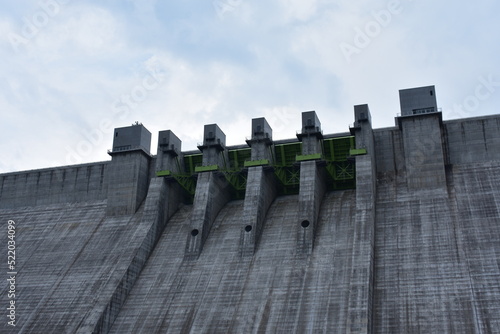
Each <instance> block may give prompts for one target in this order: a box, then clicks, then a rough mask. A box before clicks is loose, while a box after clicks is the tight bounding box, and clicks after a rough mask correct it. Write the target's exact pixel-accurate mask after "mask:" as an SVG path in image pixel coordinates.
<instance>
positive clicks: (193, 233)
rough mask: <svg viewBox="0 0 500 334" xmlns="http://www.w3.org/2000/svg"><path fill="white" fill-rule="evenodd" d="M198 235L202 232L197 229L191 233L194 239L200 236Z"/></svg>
mask: <svg viewBox="0 0 500 334" xmlns="http://www.w3.org/2000/svg"><path fill="white" fill-rule="evenodd" d="M198 233H200V231H198V230H197V229H194V230H192V231H191V235H192V236H193V237H196V236H197V235H198Z"/></svg>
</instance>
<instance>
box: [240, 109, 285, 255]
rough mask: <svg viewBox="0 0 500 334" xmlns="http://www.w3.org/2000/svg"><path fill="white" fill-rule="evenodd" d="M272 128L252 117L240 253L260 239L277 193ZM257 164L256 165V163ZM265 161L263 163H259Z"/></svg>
mask: <svg viewBox="0 0 500 334" xmlns="http://www.w3.org/2000/svg"><path fill="white" fill-rule="evenodd" d="M272 143H273V141H272V129H271V127H270V126H269V124H268V123H267V121H266V119H265V118H254V119H252V137H251V139H250V140H247V144H248V145H249V146H250V147H251V149H252V151H251V160H250V161H249V162H248V163H247V164H248V165H250V167H248V175H247V187H246V190H245V202H244V209H243V219H242V226H241V237H240V249H241V250H240V252H241V255H242V256H252V255H253V254H254V252H255V250H256V248H257V245H258V243H259V240H260V237H261V234H262V229H263V228H264V221H265V217H266V214H267V211H268V210H269V207H270V206H271V204H272V202H273V201H274V199H275V198H276V196H277V194H278V185H277V182H278V181H277V180H276V176H275V175H274V173H273V168H272V167H270V166H269V164H270V163H271V162H272V159H273V155H272V154H273V152H272ZM255 165H257V166H255ZM262 165H264V166H262Z"/></svg>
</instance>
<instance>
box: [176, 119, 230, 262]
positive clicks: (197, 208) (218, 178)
mask: <svg viewBox="0 0 500 334" xmlns="http://www.w3.org/2000/svg"><path fill="white" fill-rule="evenodd" d="M225 144H226V135H225V134H224V133H223V132H222V130H221V129H220V128H219V127H218V126H217V125H216V124H210V125H205V130H204V141H203V145H200V146H199V149H200V150H201V151H202V152H203V166H200V167H199V169H198V170H199V171H200V172H199V174H198V181H197V184H196V192H195V196H194V201H193V214H192V216H191V230H190V231H189V233H188V236H187V241H186V253H185V258H186V259H191V260H192V259H197V258H198V257H199V255H200V253H201V251H202V249H203V245H204V243H205V241H206V239H207V237H208V234H209V233H210V229H211V228H212V225H213V222H214V220H215V218H216V217H217V215H218V214H219V211H220V210H221V209H222V208H223V207H224V205H226V203H227V202H228V201H229V200H230V199H231V189H230V187H229V183H228V182H227V180H226V178H225V176H224V175H223V174H222V173H219V172H217V170H218V169H219V168H222V169H223V168H225V164H226V161H228V158H227V150H226V148H225Z"/></svg>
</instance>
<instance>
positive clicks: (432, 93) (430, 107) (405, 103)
mask: <svg viewBox="0 0 500 334" xmlns="http://www.w3.org/2000/svg"><path fill="white" fill-rule="evenodd" d="M399 103H400V105H401V116H410V115H419V114H427V113H432V112H437V111H438V109H437V102H436V89H435V88H434V86H426V87H418V88H410V89H401V90H400V91H399Z"/></svg>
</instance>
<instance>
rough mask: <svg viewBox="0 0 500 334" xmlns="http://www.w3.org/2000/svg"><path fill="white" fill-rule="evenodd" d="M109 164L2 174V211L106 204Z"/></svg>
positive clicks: (102, 163) (0, 195)
mask: <svg viewBox="0 0 500 334" xmlns="http://www.w3.org/2000/svg"><path fill="white" fill-rule="evenodd" d="M108 164H109V163H108V162H99V163H94V164H85V165H78V166H68V167H58V168H51V169H41V170H32V171H26V172H16V173H8V174H0V209H4V208H14V207H29V206H37V205H50V204H58V203H77V202H92V201H99V200H105V199H106V198H107V191H108V183H107V178H106V171H107V167H108Z"/></svg>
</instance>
